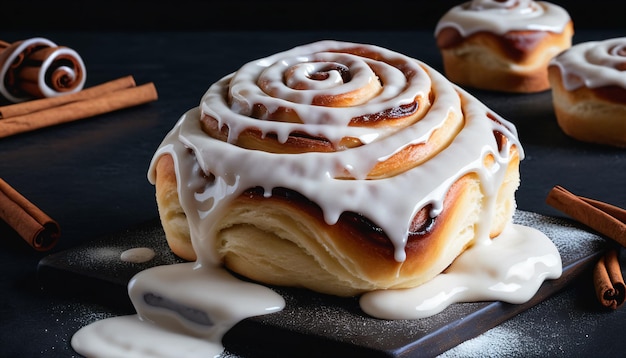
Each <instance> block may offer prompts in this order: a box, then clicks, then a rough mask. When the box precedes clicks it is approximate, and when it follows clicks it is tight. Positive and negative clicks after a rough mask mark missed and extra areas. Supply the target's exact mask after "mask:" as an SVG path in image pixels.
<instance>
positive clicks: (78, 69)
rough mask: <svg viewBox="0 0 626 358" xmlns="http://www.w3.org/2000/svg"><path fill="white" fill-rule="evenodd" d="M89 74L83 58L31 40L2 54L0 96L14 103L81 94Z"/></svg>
mask: <svg viewBox="0 0 626 358" xmlns="http://www.w3.org/2000/svg"><path fill="white" fill-rule="evenodd" d="M85 80H86V70H85V64H84V63H83V60H82V58H81V57H80V55H79V54H78V53H77V52H76V51H74V50H72V49H70V48H67V47H63V46H57V45H56V44H55V43H54V42H52V41H50V40H48V39H45V38H39V37H37V38H31V39H28V40H24V41H18V42H15V43H13V44H10V45H8V46H6V47H5V48H4V49H3V50H2V51H1V52H0V94H2V96H3V97H5V98H6V99H8V100H10V101H11V102H23V101H26V100H29V99H33V98H43V97H54V96H59V95H62V94H64V93H73V92H77V91H80V90H81V89H82V88H83V86H84V85H85Z"/></svg>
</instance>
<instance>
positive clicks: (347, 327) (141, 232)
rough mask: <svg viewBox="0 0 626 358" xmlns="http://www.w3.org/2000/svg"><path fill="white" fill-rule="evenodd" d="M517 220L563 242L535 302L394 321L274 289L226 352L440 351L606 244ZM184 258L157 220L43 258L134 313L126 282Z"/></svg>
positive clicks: (55, 279)
mask: <svg viewBox="0 0 626 358" xmlns="http://www.w3.org/2000/svg"><path fill="white" fill-rule="evenodd" d="M515 222H516V223H519V224H523V225H527V226H531V227H534V228H537V229H539V230H541V231H543V232H544V233H545V234H546V235H547V236H548V237H549V238H550V239H551V240H552V241H553V242H554V243H555V245H556V247H557V248H558V250H559V252H560V254H561V258H562V261H563V275H562V276H561V278H559V279H557V280H550V281H547V282H545V283H544V284H543V285H542V287H541V288H540V290H539V292H538V293H537V294H536V295H535V296H534V298H533V299H531V300H530V301H529V302H527V303H524V304H520V305H514V304H507V303H503V302H497V301H496V302H478V303H462V304H454V305H452V306H450V307H448V308H447V309H445V310H444V311H443V312H441V313H439V314H437V315H435V316H432V317H429V318H424V319H417V320H397V321H388V320H381V319H376V318H372V317H370V316H368V315H366V314H365V313H363V312H362V311H361V310H360V308H359V304H358V299H356V298H338V297H332V296H327V295H321V294H317V293H314V292H311V291H308V290H300V289H289V288H278V287H275V288H274V289H275V290H276V291H278V292H279V293H280V294H282V295H283V296H284V297H285V301H286V307H285V309H284V310H282V311H281V312H278V313H274V314H270V315H265V316H260V317H253V318H249V319H246V320H244V321H242V322H240V323H239V324H237V325H236V326H235V327H233V328H232V329H231V330H230V331H229V332H228V333H227V334H226V335H225V336H224V340H223V343H224V346H225V348H226V350H227V354H226V355H228V354H230V353H232V354H233V355H236V356H244V357H256V356H262V357H268V356H281V357H290V356H298V357H303V356H316V357H319V356H324V357H345V356H347V355H348V354H349V355H350V356H360V357H407V356H420V357H424V356H435V355H437V354H440V353H442V352H445V351H447V350H449V349H450V348H452V347H455V346H456V345H458V344H460V343H462V342H464V341H466V340H468V339H471V338H473V337H476V336H478V335H480V334H481V333H483V332H485V331H487V330H489V329H491V328H493V327H495V326H497V325H499V324H500V323H502V322H504V321H505V320H508V319H510V318H512V317H514V316H515V315H517V314H518V313H520V312H523V311H525V310H527V309H529V308H530V307H532V306H534V305H536V304H538V303H539V302H542V301H543V300H545V299H547V298H548V297H550V296H551V295H553V294H554V293H556V292H558V291H559V290H561V289H562V288H563V287H565V286H566V285H567V284H568V283H569V282H571V281H572V280H573V279H574V278H575V277H576V276H578V275H579V274H580V273H581V272H583V271H584V270H585V269H587V268H588V267H589V265H591V264H593V263H594V262H595V260H596V258H597V257H598V255H599V254H601V253H602V252H603V251H604V249H605V247H606V242H605V240H604V239H603V238H602V237H599V236H597V235H595V234H593V233H591V232H588V231H586V230H585V229H583V228H582V227H581V226H579V225H577V224H576V223H574V222H571V221H568V220H565V219H560V218H553V217H547V216H542V215H539V214H534V213H530V212H524V211H518V212H517V213H516V214H515ZM136 247H148V248H152V249H153V250H154V251H155V252H156V253H157V254H156V256H155V257H154V259H152V260H151V261H149V262H147V263H143V264H133V263H128V262H123V261H121V260H120V254H121V253H122V252H123V251H125V250H128V249H131V248H136ZM177 262H181V260H180V259H178V258H177V257H176V256H174V255H173V254H172V253H171V252H170V250H169V249H168V247H167V244H166V241H165V238H164V234H163V231H162V228H161V226H160V224H159V222H158V221H154V222H149V223H146V224H145V225H143V226H141V227H137V228H132V229H129V230H127V231H124V232H120V233H118V234H116V235H111V236H109V237H104V238H101V239H97V240H94V241H92V242H90V243H89V244H87V245H85V246H81V247H77V248H74V249H70V250H67V251H63V252H59V253H55V254H51V255H49V256H47V257H45V258H44V259H42V260H41V261H40V263H39V267H38V275H39V279H40V282H41V285H42V287H43V288H44V289H47V290H49V291H51V292H57V293H60V292H62V293H65V294H70V295H74V296H76V295H81V296H85V297H87V298H88V299H90V300H97V301H98V302H99V303H105V304H107V305H115V306H116V308H122V310H123V311H127V312H128V313H134V310H133V308H132V305H131V304H130V299H129V298H128V295H127V289H126V285H127V283H128V282H129V280H130V279H131V277H132V276H133V275H135V274H136V273H137V272H139V271H141V270H144V269H146V268H149V267H152V266H157V265H166V264H173V263H177Z"/></svg>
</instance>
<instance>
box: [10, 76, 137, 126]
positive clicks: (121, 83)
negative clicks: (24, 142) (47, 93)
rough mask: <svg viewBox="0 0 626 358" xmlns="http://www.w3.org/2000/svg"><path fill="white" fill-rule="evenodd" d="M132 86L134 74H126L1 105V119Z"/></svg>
mask: <svg viewBox="0 0 626 358" xmlns="http://www.w3.org/2000/svg"><path fill="white" fill-rule="evenodd" d="M130 87H135V79H134V78H133V76H126V77H121V78H118V79H115V80H112V81H108V82H105V83H102V84H99V85H96V86H92V87H89V88H86V89H84V90H81V91H78V92H74V93H68V94H65V95H61V96H57V97H48V98H41V99H34V100H31V101H26V102H21V103H15V104H9V105H6V106H0V119H2V118H10V117H15V116H20V115H24V114H28V113H33V112H36V111H40V110H42V109H47V108H52V107H57V106H60V105H63V104H67V103H71V102H76V101H82V100H85V99H90V98H96V97H99V96H102V95H104V94H106V93H110V92H113V91H117V90H121V89H125V88H130Z"/></svg>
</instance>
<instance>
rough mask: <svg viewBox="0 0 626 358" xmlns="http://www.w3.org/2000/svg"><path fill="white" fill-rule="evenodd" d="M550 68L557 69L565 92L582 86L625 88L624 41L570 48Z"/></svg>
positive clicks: (625, 61) (582, 44)
mask: <svg viewBox="0 0 626 358" xmlns="http://www.w3.org/2000/svg"><path fill="white" fill-rule="evenodd" d="M550 64H551V65H555V66H558V67H559V69H560V71H561V74H562V76H561V77H562V78H563V86H564V87H565V89H567V90H569V91H571V90H575V89H577V88H580V87H582V86H585V87H588V88H597V87H603V86H611V85H615V86H619V87H622V88H626V37H619V38H613V39H607V40H603V41H589V42H583V43H580V44H577V45H574V46H572V47H571V48H569V49H568V50H567V51H564V52H562V53H561V54H559V55H558V56H556V57H555V58H553V59H552V61H551V62H550Z"/></svg>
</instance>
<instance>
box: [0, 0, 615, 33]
mask: <svg viewBox="0 0 626 358" xmlns="http://www.w3.org/2000/svg"><path fill="white" fill-rule="evenodd" d="M462 2H464V1H458V0H457V1H452V0H435V1H418V0H384V1H376V2H371V1H370V2H366V1H353V0H342V1H306V2H298V1H278V0H274V1H267V0H265V1H264V0H257V1H250V0H227V1H200V0H176V1H152V0H150V1H149V0H131V1H124V0H110V1H93V0H91V1H90V0H86V1H85V0H83V1H81V0H65V1H62V2H57V1H49V0H21V1H15V0H14V1H7V0H4V1H3V2H2V5H0V13H1V14H2V20H1V21H0V31H2V30H29V31H30V30H47V31H51V30H123V31H156V30H166V31H179V30H180V31H190V30H284V29H291V30H311V29H315V30H413V29H417V30H424V29H426V30H429V29H433V28H434V26H435V24H436V22H437V20H438V19H439V17H440V16H441V15H442V14H443V13H444V12H445V11H446V10H448V9H449V8H450V7H452V6H454V5H457V4H460V3H462ZM551 2H552V3H554V4H559V5H561V6H563V7H565V8H566V9H567V10H568V11H569V13H570V15H571V17H572V19H574V21H575V24H576V26H577V27H579V28H596V29H597V28H618V27H621V28H624V27H625V26H626V25H625V22H626V1H623V0H596V1H584V2H582V1H556V0H555V1H551Z"/></svg>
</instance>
